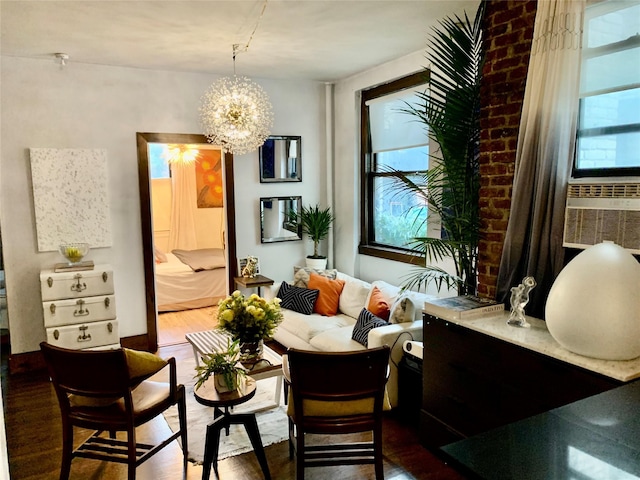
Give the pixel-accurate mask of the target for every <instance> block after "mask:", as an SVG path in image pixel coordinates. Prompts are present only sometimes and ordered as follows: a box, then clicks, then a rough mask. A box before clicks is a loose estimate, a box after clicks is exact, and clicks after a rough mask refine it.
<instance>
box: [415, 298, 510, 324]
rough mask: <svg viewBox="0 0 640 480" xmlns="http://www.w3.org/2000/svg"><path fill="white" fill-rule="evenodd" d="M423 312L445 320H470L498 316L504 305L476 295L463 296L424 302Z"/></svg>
mask: <svg viewBox="0 0 640 480" xmlns="http://www.w3.org/2000/svg"><path fill="white" fill-rule="evenodd" d="M423 311H424V313H426V314H428V315H433V316H434V317H439V318H442V319H444V320H465V319H466V320H468V319H472V318H481V317H489V316H493V315H497V314H499V313H501V312H503V311H504V304H503V303H498V302H496V301H495V300H491V299H488V298H480V297H476V296H475V295H462V296H459V297H450V298H438V299H436V300H432V301H430V302H424V309H423Z"/></svg>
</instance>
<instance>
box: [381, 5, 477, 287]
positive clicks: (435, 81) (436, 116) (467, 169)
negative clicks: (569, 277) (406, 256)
mask: <svg viewBox="0 0 640 480" xmlns="http://www.w3.org/2000/svg"><path fill="white" fill-rule="evenodd" d="M483 17H484V2H482V3H481V4H480V7H479V8H478V12H477V14H476V17H475V19H474V21H473V22H471V21H470V20H469V18H468V17H467V16H466V15H465V18H464V19H461V18H459V17H458V16H457V15H456V16H455V18H445V19H444V20H442V21H441V22H440V25H441V27H442V28H434V29H433V36H432V38H431V39H430V41H429V46H430V47H431V48H430V52H431V54H430V55H429V56H428V57H429V58H428V60H429V61H428V62H427V64H428V65H432V68H430V80H429V82H430V90H429V91H428V92H424V93H420V94H418V98H419V100H420V102H419V103H420V105H419V106H416V107H414V106H412V105H407V108H406V109H404V110H403V111H404V112H405V113H408V114H410V115H412V116H414V117H416V119H417V121H419V122H422V123H424V125H425V126H426V127H427V130H428V135H429V138H430V139H431V140H433V141H434V142H436V143H437V144H438V145H439V147H440V148H439V151H438V152H437V155H433V154H432V155H430V157H431V159H433V163H432V166H431V167H430V168H429V170H428V171H427V172H426V173H424V174H416V175H411V176H408V175H405V174H403V173H402V172H398V171H397V170H393V169H389V176H390V177H393V178H395V179H396V180H397V183H396V188H397V191H398V193H399V194H404V195H417V196H419V197H421V198H423V199H424V200H425V202H426V204H427V205H429V217H431V216H432V215H434V216H439V217H440V219H441V221H442V231H443V234H442V236H441V238H430V237H422V238H414V239H412V241H411V243H410V244H411V246H412V248H413V250H414V251H415V252H416V253H419V254H420V255H422V256H424V257H425V259H426V263H427V266H426V267H425V268H421V269H417V270H416V273H414V274H410V275H409V278H408V280H407V281H406V282H405V283H404V285H403V286H404V287H405V288H412V287H417V288H418V289H419V288H420V287H421V286H422V285H427V284H428V283H429V282H434V283H435V285H436V287H437V288H438V290H439V289H440V288H441V286H442V285H443V284H445V285H447V286H448V287H454V288H457V290H458V295H473V294H475V293H476V288H477V275H478V269H477V265H478V243H479V241H480V205H479V191H480V169H479V143H480V82H481V79H482V67H483V62H484V50H483V35H482V20H483ZM416 178H418V180H416ZM429 217H427V220H428V218H429ZM431 218H433V217H431ZM447 257H449V258H452V259H453V261H454V264H455V273H454V274H451V273H449V272H446V271H445V270H443V269H442V268H440V267H438V266H434V265H429V263H430V262H440V261H442V260H443V259H445V258H447Z"/></svg>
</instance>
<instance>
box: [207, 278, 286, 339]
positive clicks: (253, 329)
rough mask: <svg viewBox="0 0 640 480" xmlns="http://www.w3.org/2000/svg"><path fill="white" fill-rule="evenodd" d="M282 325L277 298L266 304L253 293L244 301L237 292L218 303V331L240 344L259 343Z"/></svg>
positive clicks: (271, 335)
mask: <svg viewBox="0 0 640 480" xmlns="http://www.w3.org/2000/svg"><path fill="white" fill-rule="evenodd" d="M280 322H282V311H281V310H280V299H279V298H277V297H276V298H274V299H273V300H270V301H267V300H265V299H264V298H262V297H259V296H258V295H256V294H255V293H253V294H251V295H250V296H249V298H245V296H244V295H242V293H240V291H238V290H236V291H235V292H233V293H232V294H231V295H230V296H228V297H227V298H225V299H223V300H220V302H219V303H218V328H219V329H220V330H223V331H225V332H227V333H229V334H230V335H231V337H232V338H233V339H237V340H240V342H258V341H260V340H267V339H269V338H271V337H273V333H274V331H275V329H276V327H277V326H278V325H279V324H280Z"/></svg>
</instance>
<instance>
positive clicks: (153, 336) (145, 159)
mask: <svg viewBox="0 0 640 480" xmlns="http://www.w3.org/2000/svg"><path fill="white" fill-rule="evenodd" d="M136 142H137V145H138V182H139V187H140V218H141V223H142V249H143V263H144V280H145V285H146V288H145V300H146V305H147V309H146V311H147V344H148V349H149V351H150V352H155V351H156V350H157V349H158V324H157V311H156V308H157V306H156V286H155V277H154V269H155V264H154V255H153V221H152V218H151V179H150V176H149V154H148V149H147V144H148V143H180V144H195V145H197V144H208V142H207V138H206V137H205V136H204V135H197V134H182V133H140V132H138V133H136ZM224 183H225V190H224V192H225V193H224V195H225V198H224V216H225V220H226V228H225V232H226V234H225V248H226V253H227V277H228V281H227V285H228V286H229V289H230V290H233V288H234V284H233V277H234V276H235V270H236V265H237V258H236V217H235V213H234V212H235V201H234V198H235V195H234V183H233V155H232V154H230V153H225V154H224ZM227 293H229V292H227Z"/></svg>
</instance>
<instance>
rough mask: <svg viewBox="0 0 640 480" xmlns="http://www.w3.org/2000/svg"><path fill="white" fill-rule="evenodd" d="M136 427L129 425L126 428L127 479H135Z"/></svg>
mask: <svg viewBox="0 0 640 480" xmlns="http://www.w3.org/2000/svg"><path fill="white" fill-rule="evenodd" d="M136 450H137V448H136V429H135V427H133V426H131V425H130V426H129V428H128V430H127V457H128V458H127V472H128V474H127V479H128V480H136V460H137V455H136Z"/></svg>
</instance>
